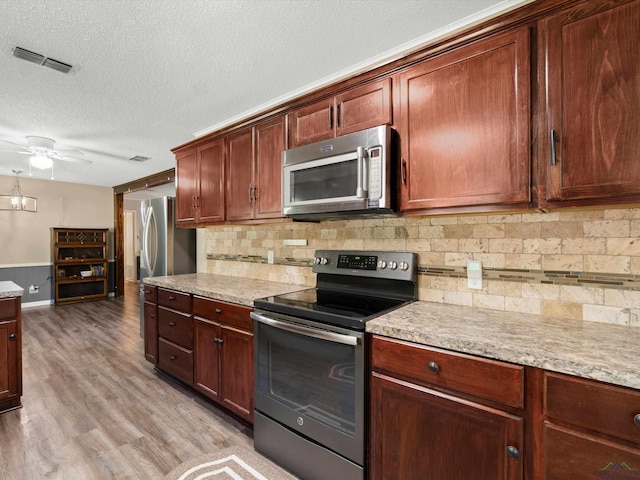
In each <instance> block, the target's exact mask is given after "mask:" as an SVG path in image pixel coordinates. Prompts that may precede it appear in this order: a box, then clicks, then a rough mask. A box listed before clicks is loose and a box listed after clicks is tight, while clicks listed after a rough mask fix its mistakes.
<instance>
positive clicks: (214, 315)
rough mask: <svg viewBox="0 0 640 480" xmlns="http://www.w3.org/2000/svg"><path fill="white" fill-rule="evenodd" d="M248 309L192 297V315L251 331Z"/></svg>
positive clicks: (251, 323) (251, 325)
mask: <svg viewBox="0 0 640 480" xmlns="http://www.w3.org/2000/svg"><path fill="white" fill-rule="evenodd" d="M250 312H251V309H250V308H247V307H243V306H241V305H235V304H233V303H226V302H220V301H217V300H211V299H209V298H203V297H195V296H194V297H193V315H194V316H196V317H201V318H206V319H207V320H212V321H214V322H218V323H224V324H226V325H231V326H234V327H237V328H241V329H243V330H247V331H249V332H251V331H253V322H252V320H251V317H249V313H250Z"/></svg>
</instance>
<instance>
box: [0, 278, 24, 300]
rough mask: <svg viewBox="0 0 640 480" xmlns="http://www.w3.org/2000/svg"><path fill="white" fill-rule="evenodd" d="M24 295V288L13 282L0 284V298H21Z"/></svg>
mask: <svg viewBox="0 0 640 480" xmlns="http://www.w3.org/2000/svg"><path fill="white" fill-rule="evenodd" d="M23 294H24V288H22V287H20V286H19V285H16V284H15V283H13V282H9V281H2V282H0V298H10V297H21V296H22V295H23Z"/></svg>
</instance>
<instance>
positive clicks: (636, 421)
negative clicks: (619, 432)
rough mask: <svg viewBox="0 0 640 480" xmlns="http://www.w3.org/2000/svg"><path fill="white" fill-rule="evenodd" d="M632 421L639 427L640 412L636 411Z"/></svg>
mask: <svg viewBox="0 0 640 480" xmlns="http://www.w3.org/2000/svg"><path fill="white" fill-rule="evenodd" d="M633 423H635V424H636V425H637V426H639V427H640V413H636V416H635V417H633Z"/></svg>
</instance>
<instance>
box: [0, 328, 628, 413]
mask: <svg viewBox="0 0 640 480" xmlns="http://www.w3.org/2000/svg"><path fill="white" fill-rule="evenodd" d="M16 337H17V335H16V334H15V333H12V334H10V335H9V340H15V339H16ZM638 416H640V415H636V417H638Z"/></svg>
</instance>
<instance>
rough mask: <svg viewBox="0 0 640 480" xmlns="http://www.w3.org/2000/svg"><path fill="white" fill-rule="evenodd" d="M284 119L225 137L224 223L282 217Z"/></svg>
mask: <svg viewBox="0 0 640 480" xmlns="http://www.w3.org/2000/svg"><path fill="white" fill-rule="evenodd" d="M285 148H286V137H285V117H284V116H279V117H276V118H273V119H270V120H265V121H263V122H261V123H258V124H256V125H255V126H253V127H250V128H245V129H242V130H240V131H238V132H234V133H232V134H230V135H229V136H228V137H227V162H228V166H227V220H228V221H230V222H232V221H242V220H254V219H265V218H279V217H282V186H281V184H282V179H281V177H282V173H281V169H282V160H281V159H282V151H283V150H284V149H285Z"/></svg>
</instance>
